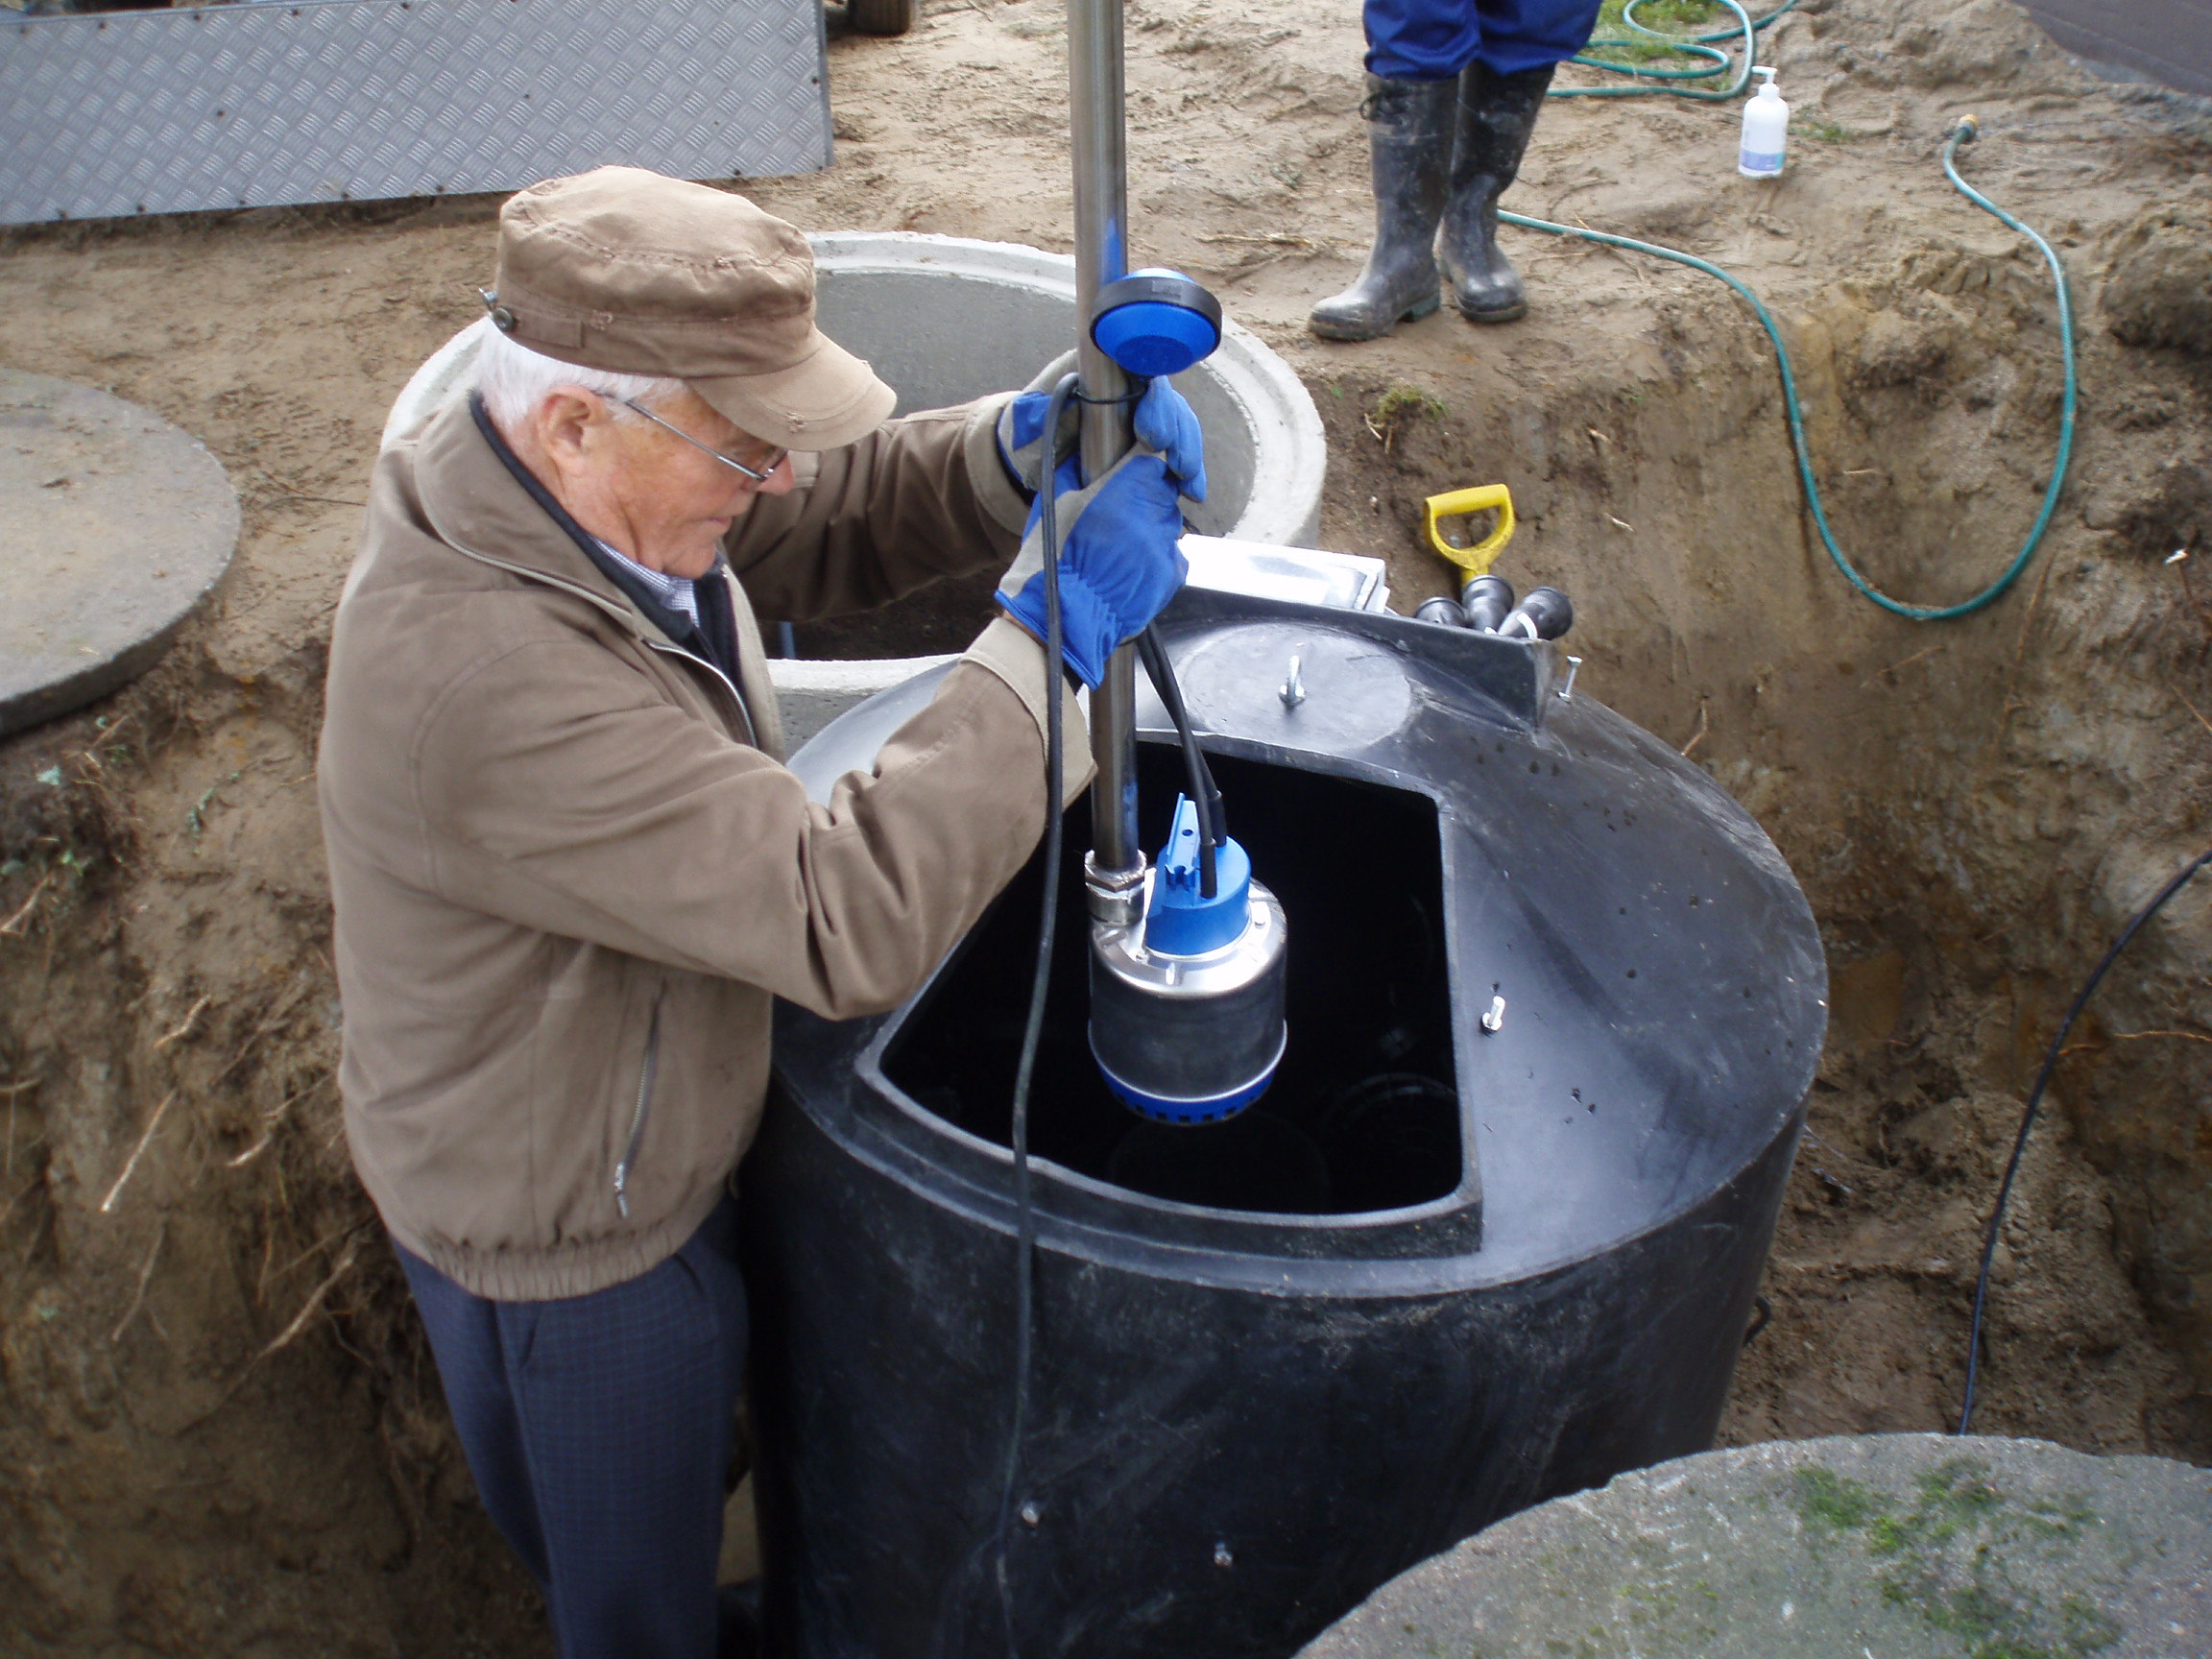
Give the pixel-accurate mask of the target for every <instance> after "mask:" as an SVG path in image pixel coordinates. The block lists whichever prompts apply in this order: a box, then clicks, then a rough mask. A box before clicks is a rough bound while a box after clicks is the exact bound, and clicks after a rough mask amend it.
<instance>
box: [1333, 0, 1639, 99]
mask: <svg viewBox="0 0 2212 1659" xmlns="http://www.w3.org/2000/svg"><path fill="white" fill-rule="evenodd" d="M1366 23H1367V71H1368V73H1369V74H1371V75H1382V76H1385V77H1388V78H1389V79H1391V80H1394V81H1443V80H1448V79H1449V78H1451V77H1452V76H1455V75H1457V74H1458V73H1459V71H1460V70H1462V69H1464V68H1466V67H1467V65H1468V64H1470V63H1473V62H1476V61H1477V60H1480V62H1481V64H1482V66H1483V67H1484V68H1486V69H1488V70H1490V71H1491V72H1492V73H1493V74H1497V75H1518V74H1520V73H1521V71H1522V70H1524V69H1540V68H1542V67H1543V66H1544V65H1545V64H1547V63H1558V62H1562V61H1564V60H1567V59H1569V58H1572V57H1574V56H1575V53H1577V52H1579V51H1581V50H1582V48H1583V46H1584V44H1585V43H1587V42H1588V40H1589V38H1590V31H1591V30H1593V29H1595V28H1596V27H1597V26H1598V0H1367V15H1366Z"/></svg>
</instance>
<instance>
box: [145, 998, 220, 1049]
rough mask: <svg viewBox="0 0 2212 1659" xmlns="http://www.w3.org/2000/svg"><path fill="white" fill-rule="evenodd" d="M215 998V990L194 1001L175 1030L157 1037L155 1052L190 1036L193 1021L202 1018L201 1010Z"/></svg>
mask: <svg viewBox="0 0 2212 1659" xmlns="http://www.w3.org/2000/svg"><path fill="white" fill-rule="evenodd" d="M214 1000H215V994H214V993H213V992H209V993H208V994H207V995H206V996H204V997H203V998H200V1000H199V1001H197V1002H195V1003H193V1004H192V1006H191V1007H190V1008H188V1009H186V1010H185V1013H184V1018H183V1019H181V1020H180V1021H178V1022H177V1028H176V1029H175V1030H174V1031H168V1032H164V1033H163V1034H162V1035H161V1036H159V1037H157V1038H156V1039H155V1041H154V1050H155V1052H156V1053H159V1052H160V1051H161V1050H162V1049H164V1048H166V1047H168V1046H169V1045H170V1044H172V1043H175V1042H177V1041H178V1040H179V1039H180V1038H184V1037H189V1036H190V1035H191V1034H192V1025H193V1022H195V1021H197V1020H198V1019H199V1018H200V1015H201V1011H202V1010H204V1008H205V1007H206V1006H207V1004H208V1003H210V1002H212V1001H214Z"/></svg>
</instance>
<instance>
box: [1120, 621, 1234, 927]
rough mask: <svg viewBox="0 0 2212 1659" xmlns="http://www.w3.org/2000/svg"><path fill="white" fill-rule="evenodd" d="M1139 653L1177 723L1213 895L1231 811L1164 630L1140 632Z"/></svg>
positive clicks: (1203, 882)
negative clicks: (1193, 722)
mask: <svg viewBox="0 0 2212 1659" xmlns="http://www.w3.org/2000/svg"><path fill="white" fill-rule="evenodd" d="M1137 655H1138V657H1139V658H1140V659H1141V660H1142V662H1143V664H1144V673H1145V675H1146V677H1147V678H1148V679H1150V680H1151V682H1152V689H1153V690H1155V691H1157V692H1159V693H1160V702H1161V704H1162V706H1163V707H1165V708H1166V710H1167V718H1168V719H1169V720H1170V721H1171V722H1172V723H1173V724H1174V727H1175V740H1176V742H1177V743H1178V744H1180V745H1181V746H1182V750H1183V772H1184V777H1185V779H1186V781H1187V785H1188V787H1189V790H1190V800H1191V804H1192V805H1194V806H1195V807H1196V808H1197V811H1198V891H1199V892H1200V893H1201V894H1203V895H1204V896H1205V897H1206V898H1208V899H1211V898H1213V897H1214V893H1215V892H1216V891H1217V890H1218V889H1217V887H1216V884H1215V880H1214V848H1216V847H1218V846H1220V845H1221V844H1222V843H1223V842H1224V841H1226V840H1228V839H1229V825H1228V823H1227V815H1226V814H1225V813H1224V812H1223V811H1222V809H1221V791H1220V790H1219V789H1218V788H1216V787H1215V786H1214V769H1213V768H1212V767H1210V766H1208V765H1207V764H1206V752H1205V751H1204V750H1203V749H1201V748H1199V747H1198V738H1197V736H1196V734H1195V733H1193V732H1192V731H1191V729H1190V710H1189V709H1186V708H1185V707H1184V705H1183V687H1182V686H1181V685H1179V684H1178V683H1177V682H1176V679H1175V665H1174V663H1172V662H1170V661H1168V660H1167V647H1166V645H1164V644H1162V643H1161V640H1160V631H1159V630H1158V629H1157V628H1155V627H1152V626H1150V625H1147V626H1146V627H1145V630H1144V632H1143V633H1142V634H1140V635H1138V636H1137Z"/></svg>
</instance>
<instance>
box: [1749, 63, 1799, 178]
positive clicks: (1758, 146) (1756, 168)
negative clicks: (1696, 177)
mask: <svg viewBox="0 0 2212 1659" xmlns="http://www.w3.org/2000/svg"><path fill="white" fill-rule="evenodd" d="M1751 73H1752V74H1754V75H1764V76H1766V77H1767V79H1766V81H1765V82H1763V83H1762V84H1761V85H1760V87H1759V93H1758V96H1757V97H1754V98H1748V99H1745V100H1744V103H1743V147H1742V148H1741V149H1740V150H1738V151H1737V153H1736V171H1737V172H1739V173H1741V174H1743V177H1744V178H1746V179H1778V178H1780V177H1781V176H1782V152H1783V149H1784V147H1785V146H1786V145H1787V144H1788V143H1789V141H1790V106H1789V105H1787V104H1785V103H1783V102H1782V93H1781V91H1780V89H1779V88H1777V87H1776V86H1775V84H1774V71H1773V70H1771V69H1769V68H1767V66H1766V65H1764V64H1761V65H1760V66H1759V67H1757V68H1755V69H1753V70H1752V71H1751Z"/></svg>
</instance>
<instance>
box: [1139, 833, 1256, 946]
mask: <svg viewBox="0 0 2212 1659" xmlns="http://www.w3.org/2000/svg"><path fill="white" fill-rule="evenodd" d="M1198 833H1199V830H1198V807H1197V805H1196V804H1195V803H1193V802H1192V801H1191V800H1190V797H1189V796H1187V795H1178V796H1177V797H1176V798H1175V825H1174V828H1173V829H1169V830H1168V831H1167V845H1166V846H1165V847H1163V848H1161V849H1160V862H1159V864H1158V865H1157V866H1156V867H1155V868H1154V871H1153V875H1152V899H1151V902H1150V903H1149V904H1148V905H1147V906H1146V907H1145V911H1144V949H1145V950H1159V951H1166V953H1167V954H1168V955H1170V956H1204V955H1206V954H1208V953H1209V952H1211V951H1214V950H1220V949H1221V947H1222V946H1224V945H1227V944H1230V943H1231V942H1233V941H1234V940H1236V939H1237V938H1238V936H1240V935H1241V934H1242V933H1243V931H1244V925H1245V923H1246V922H1247V921H1248V920H1249V917H1250V911H1251V907H1252V860H1251V859H1250V858H1248V857H1246V856H1245V854H1244V849H1243V848H1241V847H1239V846H1238V845H1237V843H1236V841H1235V840H1233V839H1232V840H1224V841H1223V842H1222V843H1221V845H1220V846H1219V847H1217V848H1215V849H1214V897H1213V898H1211V899H1209V898H1207V897H1206V896H1205V894H1204V892H1203V891H1202V889H1201V885H1200V881H1199V854H1198Z"/></svg>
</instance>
